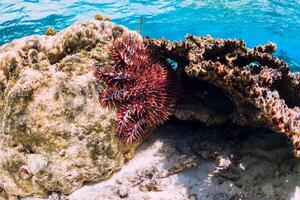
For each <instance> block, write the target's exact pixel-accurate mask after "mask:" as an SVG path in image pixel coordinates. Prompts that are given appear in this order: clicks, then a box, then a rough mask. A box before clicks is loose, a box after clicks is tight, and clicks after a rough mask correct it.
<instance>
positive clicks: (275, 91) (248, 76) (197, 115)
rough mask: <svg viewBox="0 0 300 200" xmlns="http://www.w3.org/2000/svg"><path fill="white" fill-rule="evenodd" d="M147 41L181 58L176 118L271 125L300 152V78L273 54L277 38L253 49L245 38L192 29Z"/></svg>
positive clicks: (208, 122) (298, 155)
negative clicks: (176, 38)
mask: <svg viewBox="0 0 300 200" xmlns="http://www.w3.org/2000/svg"><path fill="white" fill-rule="evenodd" d="M145 42H146V43H148V45H151V46H153V47H155V48H157V49H158V51H160V52H161V54H162V55H164V56H166V57H167V58H171V59H173V60H175V61H177V62H178V64H179V68H178V70H179V71H180V70H181V76H182V83H183V88H184V94H182V95H181V97H182V99H181V102H180V104H179V105H178V107H177V110H176V113H175V115H176V117H177V118H179V119H181V120H196V121H201V122H203V123H205V124H208V125H211V124H222V123H225V122H232V123H235V124H238V125H242V126H255V127H260V126H263V127H268V128H270V129H272V130H273V131H274V132H279V133H283V134H284V135H286V136H287V137H288V138H289V140H290V141H291V143H292V144H293V146H294V153H295V156H297V157H300V96H299V92H300V90H299V89H300V84H299V83H300V78H299V74H295V73H292V72H290V70H289V66H288V64H287V63H285V62H284V61H282V60H280V59H279V58H278V57H276V56H274V55H272V54H273V53H274V51H275V50H276V45H275V44H273V43H267V44H266V45H264V46H257V47H254V48H253V49H250V48H247V47H246V44H245V43H244V42H243V41H242V40H234V39H219V38H217V39H216V38H212V37H211V36H206V37H197V36H192V35H188V36H187V38H186V40H185V41H182V42H169V41H166V40H156V39H150V38H146V39H145Z"/></svg>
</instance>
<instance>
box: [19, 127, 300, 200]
mask: <svg viewBox="0 0 300 200" xmlns="http://www.w3.org/2000/svg"><path fill="white" fill-rule="evenodd" d="M176 123H177V122H169V123H167V125H165V126H163V127H162V128H160V129H159V130H158V132H157V133H156V134H155V135H154V136H153V137H152V138H151V139H150V140H149V141H147V142H146V143H145V144H144V145H142V146H141V147H140V148H139V150H138V151H137V153H136V155H135V156H134V158H133V159H132V160H130V161H129V162H128V163H126V164H125V165H124V166H123V168H122V169H121V170H120V171H119V172H117V173H115V174H114V175H113V176H112V177H111V178H110V179H109V180H107V181H103V182H100V183H97V184H86V185H85V186H84V187H82V188H80V189H78V190H77V191H75V192H74V193H73V194H71V195H69V196H60V195H58V194H55V193H54V194H52V195H51V196H50V197H49V200H54V199H55V200H59V199H60V200H63V199H68V200H118V199H130V200H140V199H144V200H238V199H245V200H300V159H297V158H294V157H293V154H292V149H291V146H290V145H289V144H288V142H287V141H286V138H285V137H284V136H281V135H279V134H274V133H272V132H270V131H267V130H259V131H257V130H252V129H247V128H244V129H240V128H237V127H236V128H235V127H225V128H219V129H215V128H207V127H204V126H201V125H195V124H191V123H181V122H180V124H176ZM37 199H38V198H33V197H28V198H23V200H37Z"/></svg>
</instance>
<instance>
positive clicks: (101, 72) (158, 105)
mask: <svg viewBox="0 0 300 200" xmlns="http://www.w3.org/2000/svg"><path fill="white" fill-rule="evenodd" d="M110 52H111V54H112V57H113V59H114V61H115V66H114V67H113V68H111V67H109V68H101V67H100V68H98V69H97V70H96V71H95V76H96V77H97V79H98V80H100V81H102V82H104V83H106V84H107V85H108V88H107V89H106V90H105V92H103V93H102V94H101V95H100V97H99V99H100V103H101V104H102V105H103V106H108V107H110V108H112V107H117V110H118V114H117V123H116V130H117V134H118V136H120V137H121V138H122V139H123V141H124V142H125V143H127V144H132V143H135V142H138V141H141V140H143V139H145V138H147V137H148V136H149V135H150V134H151V133H152V131H153V130H154V129H155V128H157V127H158V125H160V124H162V123H163V122H164V121H166V120H167V119H168V117H169V116H170V115H171V114H172V111H173V109H174V107H175V102H176V92H175V90H178V87H176V82H175V79H174V77H175V75H174V74H171V72H172V71H171V66H170V65H169V63H167V62H166V61H163V60H160V59H159V58H158V57H159V56H157V55H155V54H154V53H153V52H152V51H151V49H149V48H146V47H145V46H144V44H143V40H142V38H141V37H139V35H137V34H123V36H122V37H121V38H119V39H117V40H116V41H115V42H114V43H113V45H112V46H111V47H110Z"/></svg>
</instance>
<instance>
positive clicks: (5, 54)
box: [0, 20, 135, 197]
mask: <svg viewBox="0 0 300 200" xmlns="http://www.w3.org/2000/svg"><path fill="white" fill-rule="evenodd" d="M115 30H116V31H117V32H118V34H116V33H115ZM128 31H129V30H128V29H126V28H124V27H122V26H117V25H115V24H114V23H111V22H109V21H101V20H91V21H88V22H84V23H78V24H75V25H73V26H71V27H69V28H67V29H65V30H63V31H62V32H59V33H56V34H55V35H53V36H30V37H26V38H23V39H19V40H15V41H13V42H11V43H9V44H6V45H4V46H2V47H0V124H1V127H0V128H1V129H0V177H1V178H0V188H2V189H3V190H4V191H5V193H6V195H7V196H9V197H12V196H28V195H35V196H46V195H47V194H49V192H51V191H56V192H60V193H63V194H69V193H71V192H73V191H74V190H75V189H77V188H79V187H80V186H82V184H83V183H84V182H94V181H100V180H103V179H107V178H108V177H110V176H111V174H112V173H113V172H115V171H117V170H119V169H120V168H121V166H122V165H123V163H124V160H125V159H126V158H127V157H128V156H127V155H126V154H127V152H128V151H132V150H133V149H134V148H135V147H133V146H131V147H124V146H123V143H122V141H121V140H120V139H119V138H118V137H117V136H116V134H115V131H114V124H115V118H116V113H115V111H114V110H108V109H106V108H103V107H101V105H100V104H99V100H98V96H99V93H100V92H101V91H102V90H103V88H104V86H103V84H102V83H100V82H98V81H97V80H96V78H95V77H94V75H93V70H94V68H95V66H98V67H99V66H100V67H102V66H111V65H112V64H113V60H112V58H111V56H110V53H109V50H108V48H107V47H108V45H109V44H110V43H111V42H112V41H113V40H114V39H115V37H116V35H118V36H119V35H121V34H122V33H123V32H128ZM2 189H1V190H2ZM1 195H2V194H1ZM3 195H5V194H3ZM3 195H2V196H3Z"/></svg>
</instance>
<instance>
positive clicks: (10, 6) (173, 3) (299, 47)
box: [0, 0, 300, 71]
mask: <svg viewBox="0 0 300 200" xmlns="http://www.w3.org/2000/svg"><path fill="white" fill-rule="evenodd" d="M96 13H103V14H106V15H109V16H111V18H112V19H113V21H115V22H117V23H120V24H123V25H125V26H128V27H129V28H131V29H137V27H138V25H139V22H140V17H141V16H142V17H143V25H142V34H143V35H149V36H152V37H165V38H167V39H170V40H180V39H183V38H184V35H185V34H186V33H192V34H195V35H207V34H210V35H212V36H213V37H224V38H242V39H244V40H245V41H246V42H247V44H248V45H249V46H250V47H252V46H254V45H257V44H262V43H265V42H267V41H274V42H275V43H277V45H278V52H277V55H279V56H280V57H281V58H283V59H285V60H287V61H288V62H289V63H290V65H291V66H292V68H293V69H294V70H297V71H300V64H298V63H300V0H239V1H238V0H227V1H226V0H224V1H221V0H194V1H193V0H181V1H179V0H169V1H167V0H134V1H133V0H131V1H130V0H98V1H97V0H81V1H80V0H0V44H4V43H6V42H9V41H11V40H13V39H15V38H20V37H23V36H27V35H31V34H43V33H44V32H45V30H46V29H47V27H49V26H51V27H54V28H56V29H57V30H61V29H63V28H65V27H67V26H69V25H71V24H72V23H74V22H76V21H82V20H86V19H91V18H93V17H94V15H95V14H96Z"/></svg>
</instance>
